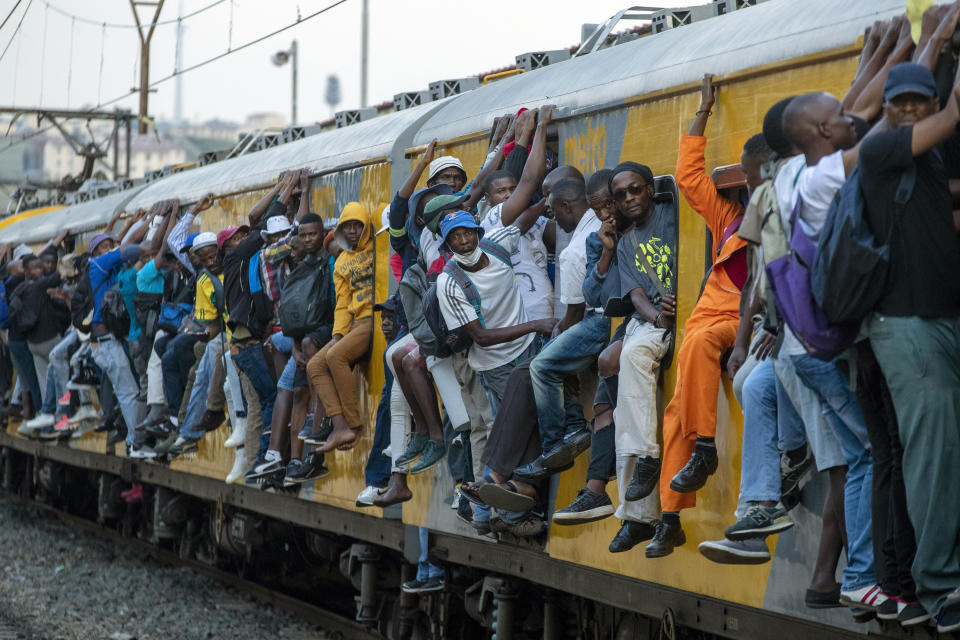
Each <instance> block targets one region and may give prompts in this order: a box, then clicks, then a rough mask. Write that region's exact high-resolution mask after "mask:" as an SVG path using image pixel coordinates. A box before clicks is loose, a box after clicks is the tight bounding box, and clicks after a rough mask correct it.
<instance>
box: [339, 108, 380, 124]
mask: <svg viewBox="0 0 960 640" xmlns="http://www.w3.org/2000/svg"><path fill="white" fill-rule="evenodd" d="M375 117H377V108H376V107H366V108H364V109H350V110H349V111H337V112H336V113H335V114H334V119H335V120H336V122H337V128H338V129H339V128H341V127H349V126H350V125H352V124H357V123H358V122H363V121H364V120H369V119H370V118H375Z"/></svg>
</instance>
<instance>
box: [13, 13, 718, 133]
mask: <svg viewBox="0 0 960 640" xmlns="http://www.w3.org/2000/svg"><path fill="white" fill-rule="evenodd" d="M334 1H335V0H298V1H291V0H225V1H223V2H221V3H220V4H218V5H217V6H214V7H212V8H210V9H209V10H207V11H204V12H202V13H199V14H198V15H196V16H193V17H190V18H188V19H185V20H183V22H182V24H183V25H184V28H185V33H184V37H183V44H182V47H183V50H182V57H183V68H185V67H189V66H191V65H193V64H196V63H198V62H201V61H203V60H206V59H208V58H211V57H213V56H217V55H220V54H222V53H224V52H226V51H227V50H228V49H235V48H237V47H239V46H240V45H242V44H244V43H247V42H249V41H251V40H254V39H256V38H259V37H261V36H263V35H265V34H267V33H270V32H272V31H274V30H276V29H278V28H280V27H283V26H286V25H289V24H293V23H296V22H297V19H298V15H299V16H300V17H301V18H305V17H306V16H309V15H310V14H313V13H315V12H316V11H319V10H321V9H323V8H325V7H327V6H329V5H330V4H332V3H333V2H334ZM705 1H706V0H701V2H705ZM16 2H17V0H0V19H2V18H3V17H5V16H7V14H8V13H9V12H10V10H11V8H13V7H14V5H15V4H16ZM212 2H214V0H166V3H165V5H164V7H163V9H162V12H161V14H160V21H164V20H176V18H177V17H178V16H180V15H185V14H188V13H190V12H192V11H196V10H197V9H201V8H203V7H206V6H207V5H210V4H211V3H212ZM28 4H29V5H30V6H29V9H28V10H27V12H26V17H25V18H24V20H23V23H22V26H21V27H20V29H19V30H18V31H17V30H16V27H17V23H18V22H19V21H20V17H21V16H22V15H24V9H25V7H26V6H27V5H28ZM687 4H690V0H687V1H683V0H660V1H659V2H658V3H657V6H664V7H667V6H669V7H677V6H685V5H687ZM369 6H370V30H369V34H370V47H369V90H368V102H369V103H370V104H371V105H373V104H378V103H381V102H384V101H388V100H392V99H393V95H394V94H396V93H400V92H404V91H416V90H425V89H427V86H428V84H429V83H430V82H431V81H436V80H443V79H451V78H460V77H465V76H470V75H475V74H478V73H482V72H486V71H490V70H494V69H498V68H502V67H506V66H509V65H512V64H514V62H515V60H514V58H515V56H516V55H517V54H521V53H525V52H529V51H542V50H552V49H564V48H567V47H569V46H571V45H575V44H577V43H579V42H580V28H581V25H582V24H583V23H599V22H603V21H604V20H606V19H607V18H609V17H610V16H611V15H613V14H614V13H616V12H617V11H619V10H620V9H623V8H626V7H628V6H630V4H629V3H628V2H627V0H591V1H590V2H584V1H582V0H551V1H550V2H543V1H542V0H541V1H536V2H535V1H531V0H525V1H524V0H521V1H519V2H517V1H516V0H488V1H486V2H464V1H462V0H369ZM181 7H182V8H181ZM361 8H362V3H361V0H346V2H344V3H343V4H341V5H339V6H337V7H335V8H333V9H331V10H329V11H327V12H325V13H323V14H321V15H319V16H317V17H315V18H312V19H310V20H305V21H302V22H301V23H300V24H297V25H296V26H295V27H293V28H291V29H289V30H287V31H284V32H283V33H280V34H278V35H276V36H273V37H271V38H269V39H267V40H265V41H263V42H260V43H258V44H255V45H253V46H250V47H248V48H246V49H243V50H241V51H236V52H234V53H232V54H230V55H228V56H226V57H224V58H222V59H220V60H218V61H216V62H212V63H211V64H209V65H207V66H205V67H202V68H200V69H197V70H194V71H190V72H188V73H184V74H183V75H182V76H181V78H182V83H183V115H184V117H185V118H187V119H190V120H193V121H197V122H200V121H206V120H210V119H213V118H219V119H222V120H231V121H237V122H242V121H243V120H244V118H245V117H246V116H247V115H248V114H250V113H254V112H264V111H272V112H279V113H282V114H284V115H285V116H287V117H289V114H290V102H291V87H290V84H291V71H290V66H289V65H287V66H284V67H276V66H274V65H273V64H272V63H271V61H270V58H271V56H272V55H273V54H274V52H276V51H279V50H282V49H286V48H288V47H289V46H290V42H291V41H292V40H293V39H296V40H297V41H298V48H299V52H300V56H299V59H300V64H299V118H298V119H299V121H300V124H310V123H312V122H318V121H323V120H326V119H328V118H329V117H330V116H331V115H332V111H331V109H330V107H329V106H328V105H327V104H326V102H325V99H324V93H325V88H326V85H327V77H328V76H329V75H331V74H335V75H337V76H339V78H340V89H341V99H342V101H341V103H340V104H339V105H338V106H337V107H336V110H337V111H340V110H343V109H353V108H357V107H359V106H361V105H360V59H361V55H360V52H361V45H360V42H361V38H360V32H361V28H360V27H361V13H362V10H361ZM57 10H61V11H62V12H66V13H68V14H72V15H74V16H77V17H79V18H85V19H89V20H94V21H96V22H97V23H98V24H95V25H94V24H86V23H83V22H81V21H79V20H73V19H71V18H70V17H67V16H65V15H63V14H62V13H59V12H58V11H57ZM140 11H141V16H142V21H143V22H147V23H148V22H150V21H151V18H152V11H153V8H152V7H141V8H140ZM148 12H149V14H148ZM103 22H107V23H110V24H118V25H132V24H133V23H134V20H133V13H132V10H131V8H130V5H129V2H128V0H21V3H20V6H19V7H17V9H16V10H15V11H14V13H13V15H12V17H11V19H10V20H9V21H8V22H7V24H6V25H5V26H4V27H3V29H2V30H0V52H2V51H3V50H4V48H7V46H8V43H9V48H8V49H7V51H6V54H5V55H4V56H3V58H2V59H0V106H20V107H34V106H38V105H40V106H43V107H46V108H58V109H66V108H69V109H79V108H90V107H92V106H95V105H97V104H99V103H103V102H106V101H108V100H111V99H114V98H117V97H119V96H121V95H124V94H126V93H127V92H129V91H130V90H131V88H132V87H134V86H138V85H139V80H138V78H139V39H138V36H137V31H136V29H132V28H120V27H113V26H109V25H108V26H106V27H103V26H101V25H102V23H103ZM625 26H630V25H629V24H626V25H625ZM621 28H622V27H621ZM619 29H620V28H618V29H617V30H619ZM176 31H177V29H176V24H175V23H174V24H169V25H159V26H157V28H156V31H155V33H154V36H153V43H152V47H151V49H150V55H151V64H150V77H151V80H152V81H154V80H159V79H161V78H163V77H166V76H169V75H171V74H172V73H173V71H174V69H175V59H176ZM174 86H175V82H174V80H172V79H171V80H168V81H166V82H163V83H161V84H159V85H158V86H157V87H156V93H151V94H150V108H149V112H150V115H151V116H154V117H155V118H158V119H161V120H163V119H170V118H171V117H172V116H173V113H174V94H175V91H174ZM116 104H117V105H119V106H121V107H128V108H131V109H133V110H136V108H137V96H135V95H134V96H130V97H127V98H126V99H124V100H121V101H119V102H117V103H116Z"/></svg>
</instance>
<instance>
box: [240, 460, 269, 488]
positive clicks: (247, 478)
mask: <svg viewBox="0 0 960 640" xmlns="http://www.w3.org/2000/svg"><path fill="white" fill-rule="evenodd" d="M264 462H266V461H265V460H264V459H263V457H262V456H257V459H256V460H254V461H253V465H252V466H251V467H250V469H249V470H248V471H247V472H246V473H245V474H243V481H244V482H251V481H256V480H257V479H258V478H259V477H260V476H259V475H257V473H256V471H257V467H259V466H260V465H262V464H263V463H264Z"/></svg>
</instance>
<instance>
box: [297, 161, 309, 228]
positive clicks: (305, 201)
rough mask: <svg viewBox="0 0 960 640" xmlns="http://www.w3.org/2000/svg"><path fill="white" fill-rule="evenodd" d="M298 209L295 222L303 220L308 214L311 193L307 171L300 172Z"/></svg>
mask: <svg viewBox="0 0 960 640" xmlns="http://www.w3.org/2000/svg"><path fill="white" fill-rule="evenodd" d="M299 178H300V207H299V208H298V209H297V217H296V218H295V219H296V221H297V222H300V220H302V219H303V216H305V215H307V214H308V213H310V208H311V206H310V205H311V204H312V200H311V199H312V197H313V193H311V191H312V190H311V189H310V171H309V170H308V169H301V170H300V176H299Z"/></svg>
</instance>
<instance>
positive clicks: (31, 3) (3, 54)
mask: <svg viewBox="0 0 960 640" xmlns="http://www.w3.org/2000/svg"><path fill="white" fill-rule="evenodd" d="M31 6H33V0H30V2H28V3H27V8H26V9H24V10H23V15H22V16H20V22H18V23H17V28H16V29H14V30H13V34H12V35H11V36H10V41H9V42H7V46H6V47H4V49H3V53H0V61H2V60H3V57H4V56H5V55H7V50H8V49H10V45H11V44H13V41H14V40H15V39H16V37H17V34H18V33H20V27H22V26H23V19H24V18H26V17H27V14H28V13H30V7H31ZM14 8H16V7H14ZM8 17H9V16H8ZM4 22H6V20H4Z"/></svg>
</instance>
